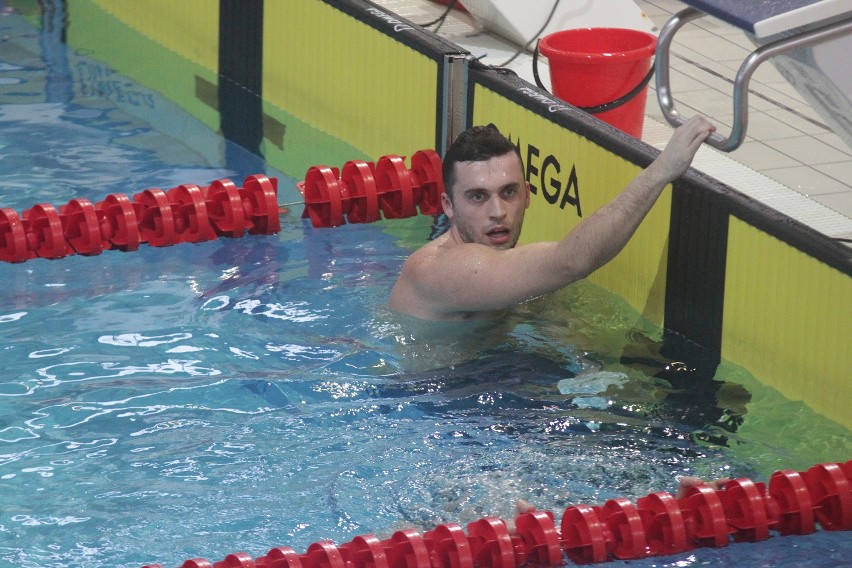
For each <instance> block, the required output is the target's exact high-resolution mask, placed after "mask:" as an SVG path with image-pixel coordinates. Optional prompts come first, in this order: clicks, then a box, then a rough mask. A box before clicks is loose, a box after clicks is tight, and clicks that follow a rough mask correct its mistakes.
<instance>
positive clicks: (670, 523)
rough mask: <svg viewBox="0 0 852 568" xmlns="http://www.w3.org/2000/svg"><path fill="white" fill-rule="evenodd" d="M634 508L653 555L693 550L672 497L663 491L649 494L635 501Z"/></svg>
mask: <svg viewBox="0 0 852 568" xmlns="http://www.w3.org/2000/svg"><path fill="white" fill-rule="evenodd" d="M636 506H637V507H638V508H639V515H640V517H641V518H642V523H643V525H644V527H645V539H646V540H647V543H648V546H649V547H650V548H651V551H652V552H653V553H654V554H658V555H669V554H677V553H679V552H686V551H688V550H692V549H693V548H694V546H693V545H692V543H691V542H690V541H689V536H688V535H687V532H686V524H685V522H684V518H683V513H682V512H681V510H680V506H679V505H678V502H677V499H675V498H674V496H673V495H671V494H670V493H667V492H665V491H659V492H656V493H651V494H650V495H647V496H645V497H640V498H639V499H637V501H636Z"/></svg>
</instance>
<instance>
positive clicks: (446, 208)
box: [441, 191, 529, 220]
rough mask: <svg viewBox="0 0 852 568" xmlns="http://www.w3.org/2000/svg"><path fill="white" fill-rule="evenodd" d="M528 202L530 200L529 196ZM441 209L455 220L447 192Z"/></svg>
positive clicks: (444, 194)
mask: <svg viewBox="0 0 852 568" xmlns="http://www.w3.org/2000/svg"><path fill="white" fill-rule="evenodd" d="M527 200H529V196H527ZM441 207H443V208H444V214H445V215H446V216H447V218H448V219H450V220H452V218H453V200H452V199H450V196H449V194H448V193H447V192H446V191H445V192H444V193H442V194H441Z"/></svg>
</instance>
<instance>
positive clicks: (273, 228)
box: [241, 174, 281, 235]
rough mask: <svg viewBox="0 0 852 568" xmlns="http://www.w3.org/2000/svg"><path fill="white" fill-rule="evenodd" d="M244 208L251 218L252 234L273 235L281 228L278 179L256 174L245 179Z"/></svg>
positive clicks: (243, 190)
mask: <svg viewBox="0 0 852 568" xmlns="http://www.w3.org/2000/svg"><path fill="white" fill-rule="evenodd" d="M241 193H242V198H243V208H244V209H245V213H246V217H247V218H249V219H250V220H251V223H252V226H251V228H250V229H249V234H251V235H272V234H275V233H277V232H278V231H280V230H281V220H280V219H279V217H278V179H277V178H272V179H269V178H268V177H266V176H265V175H263V174H254V175H250V176H248V177H247V178H246V179H245V180H243V188H242V191H241Z"/></svg>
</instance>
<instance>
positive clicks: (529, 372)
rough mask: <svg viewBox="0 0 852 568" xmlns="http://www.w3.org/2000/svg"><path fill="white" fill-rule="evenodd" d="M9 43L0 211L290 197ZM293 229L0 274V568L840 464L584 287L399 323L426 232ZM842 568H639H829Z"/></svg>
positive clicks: (813, 538) (240, 164)
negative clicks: (212, 197)
mask: <svg viewBox="0 0 852 568" xmlns="http://www.w3.org/2000/svg"><path fill="white" fill-rule="evenodd" d="M0 32H2V37H3V43H2V44H0V45H3V48H2V51H0V207H11V208H14V209H16V210H17V211H18V212H21V211H23V210H24V209H27V208H29V207H31V206H32V205H34V204H36V203H40V202H48V203H52V204H54V205H55V206H57V207H58V206H59V205H61V204H63V203H66V202H67V201H68V200H70V199H71V198H74V197H87V198H89V199H91V200H92V201H96V200H99V199H102V198H103V197H104V196H105V195H106V194H109V193H116V192H125V193H127V194H134V193H137V192H139V191H142V190H143V189H145V188H149V187H162V188H164V189H167V188H169V187H173V186H175V185H178V184H181V183H196V184H199V185H205V184H207V183H209V182H210V181H212V180H215V179H219V178H223V177H229V178H231V179H233V180H234V181H236V182H237V183H239V182H240V181H241V180H242V179H243V178H244V177H245V176H246V175H249V174H252V173H258V172H260V171H264V172H266V173H267V174H268V175H270V176H273V175H274V176H277V177H278V178H279V180H280V187H281V190H280V193H281V195H280V199H279V200H280V201H282V202H283V201H293V200H294V199H296V198H297V192H296V190H295V187H294V183H293V182H294V180H292V179H290V178H287V177H286V176H284V175H283V174H282V173H280V172H276V171H275V170H274V169H273V168H270V167H269V166H268V165H266V164H263V162H262V161H261V160H260V159H258V158H257V157H256V156H253V155H251V154H248V153H247V152H244V151H242V150H241V149H240V148H238V147H235V146H233V145H230V144H229V143H227V142H225V141H223V140H222V139H221V138H219V137H218V136H216V134H215V133H213V132H210V131H209V130H208V129H205V128H204V127H203V126H202V125H200V124H198V123H197V121H195V120H194V119H193V118H192V117H189V116H187V115H185V114H183V113H182V112H181V111H180V110H179V109H177V108H176V107H175V106H174V105H172V104H171V103H169V102H168V101H166V100H164V99H162V97H160V96H159V95H157V94H156V93H154V92H150V91H147V90H146V89H145V88H144V87H142V86H139V85H135V84H132V82H131V81H129V80H128V79H126V78H120V77H116V79H117V80H120V81H121V82H122V85H123V86H124V87H125V88H126V89H128V90H132V91H133V92H136V93H138V95H139V100H142V101H145V102H144V104H142V105H141V107H144V108H139V109H138V110H139V112H134V107H133V106H132V105H131V106H128V105H118V104H116V102H115V100H114V99H111V98H109V97H99V96H93V93H91V92H89V91H86V90H84V89H81V88H80V81H81V77H80V76H79V75H78V73H80V72H81V71H80V70H81V69H87V68H89V67H88V66H97V65H102V64H100V63H98V62H96V61H90V60H87V59H86V58H85V57H84V56H82V55H80V54H76V53H70V52H65V53H64V55H62V56H57V54H58V53H59V54H61V53H62V52H63V50H64V49H65V48H64V46H63V45H62V44H61V43H60V44H57V43H56V42H55V40H53V38H51V37H50V36H49V35H48V34H46V33H45V32H41V31H40V30H39V29H38V28H36V27H34V26H33V25H32V24H31V23H30V22H29V21H27V20H26V19H24V18H22V17H20V16H19V15H17V14H15V13H14V12H12V11H9V10H6V11H5V12H3V15H2V16H0ZM57 61H70V62H71V63H72V64H69V65H67V67H64V66H62V65H57ZM151 114H157V115H158V116H159V117H161V118H162V117H163V116H165V117H167V119H168V120H170V121H172V122H180V123H182V124H184V125H185V128H184V130H185V131H186V132H191V133H192V136H188V137H186V138H181V139H177V138H174V137H170V136H168V135H166V134H163V133H162V132H159V131H158V130H157V129H156V128H154V127H153V126H152V125H151V123H150V122H147V121H146V120H145V116H147V115H151ZM299 213H300V211H299V208H298V207H296V208H295V210H294V211H293V212H291V213H289V214H286V215H284V216H282V219H281V221H282V230H281V232H280V234H278V235H274V236H257V237H244V238H241V239H224V238H223V239H219V240H216V241H211V242H207V243H202V244H197V245H189V244H183V245H178V246H173V247H167V248H154V247H149V246H146V245H143V246H142V247H141V248H140V249H139V250H138V251H136V252H129V253H121V252H116V251H107V252H104V253H103V254H101V255H99V256H94V257H82V256H71V257H68V258H65V259H61V260H56V261H47V260H43V259H34V260H30V261H27V262H26V263H21V264H14V265H13V264H6V263H2V264H0V281H2V283H3V289H2V291H0V361H2V363H0V365H2V379H0V563H2V564H3V565H16V566H25V567H45V566H86V567H93V566H140V565H142V564H145V563H149V562H160V563H162V564H164V565H166V566H173V565H179V564H180V563H182V562H183V560H185V559H187V558H193V557H198V556H203V557H206V558H209V559H211V560H218V559H221V558H224V556H225V555H227V554H228V553H231V552H235V551H239V550H245V551H247V552H248V553H250V554H251V555H252V556H255V557H256V556H261V555H263V554H265V553H266V551H267V550H269V548H271V547H272V546H282V545H286V546H292V547H294V548H295V549H296V550H298V551H303V550H304V549H305V548H306V547H307V546H308V545H309V544H310V543H312V542H316V541H319V540H323V539H331V540H334V541H335V542H337V543H343V542H347V541H349V540H351V539H352V538H354V537H355V536H356V535H360V534H367V533H374V534H378V535H380V536H387V535H388V534H390V533H391V532H392V531H394V530H396V529H399V528H415V529H418V530H427V529H430V528H433V527H434V526H436V525H438V524H440V523H445V522H454V523H459V524H465V523H468V522H472V521H475V520H477V519H479V518H482V517H484V516H491V515H494V516H499V517H502V518H506V519H510V518H512V517H513V514H514V509H513V507H514V501H515V500H516V499H527V500H530V501H532V502H534V503H535V504H536V505H538V506H539V507H541V508H545V509H549V510H552V511H554V512H556V513H557V515H561V511H562V510H563V509H564V508H565V507H567V506H569V505H573V504H576V503H587V504H602V503H603V502H604V501H605V500H606V499H609V498H613V497H628V498H638V497H641V496H644V495H646V494H648V493H650V492H652V491H658V490H673V489H674V488H675V485H676V483H675V481H674V480H675V476H677V475H682V474H690V475H699V476H704V477H707V478H712V477H718V476H749V477H752V478H754V479H756V480H757V479H760V480H766V477H767V475H768V474H769V473H771V472H772V471H774V470H777V469H783V468H788V467H789V468H794V469H804V468H807V467H808V466H809V465H812V464H813V463H817V462H820V461H840V460H846V459H848V458H849V457H850V456H852V452H851V451H850V450H852V442H850V440H849V436H848V431H846V430H844V429H842V428H840V427H839V426H837V425H835V424H833V423H830V422H828V421H825V420H824V419H822V418H820V417H819V416H817V415H815V414H814V413H812V412H811V411H810V410H808V409H807V408H806V407H805V406H804V405H802V404H801V403H796V402H791V401H787V400H785V399H783V398H782V397H780V395H778V394H777V393H776V392H775V391H773V390H772V389H768V388H766V387H763V386H762V385H760V384H759V383H757V382H756V381H755V380H754V379H753V378H752V377H750V375H748V373H747V372H746V371H744V370H742V369H739V368H737V367H735V366H732V365H727V364H726V365H724V366H723V367H722V369H720V372H719V373H718V374H717V379H718V378H719V377H722V378H723V380H721V379H720V380H709V379H705V380H703V381H701V384H700V385H699V386H698V387H696V388H694V389H688V388H682V386H681V385H679V384H678V377H676V376H674V375H672V374H671V373H669V374H666V372H665V369H664V367H665V366H666V364H667V361H666V360H665V359H664V358H662V357H661V356H660V355H659V331H658V330H655V329H653V328H652V327H650V326H648V325H647V324H645V323H643V322H642V321H641V320H640V319H639V318H638V316H637V315H636V314H635V313H634V312H632V310H630V309H629V308H627V307H626V306H625V305H624V304H623V303H621V302H620V301H619V300H618V299H617V298H614V297H612V296H611V295H609V294H607V293H606V292H604V291H602V290H600V289H598V288H596V287H595V286H593V285H591V284H589V283H585V282H581V283H578V284H577V285H574V286H571V287H569V288H568V289H566V290H565V291H563V292H561V293H559V294H556V295H554V296H551V297H547V298H542V299H539V300H536V301H533V302H529V303H528V304H525V305H524V306H521V307H519V308H518V309H517V310H515V311H514V312H513V313H512V314H510V315H509V316H508V317H507V318H505V319H504V320H501V321H498V322H489V323H474V324H453V325H440V326H439V325H431V324H422V323H419V322H413V321H410V320H407V319H406V318H402V317H399V316H396V315H394V314H392V313H390V312H389V311H388V310H387V309H386V308H385V306H384V304H385V301H386V298H387V294H388V292H389V290H390V287H391V285H392V283H393V281H394V278H395V275H396V274H397V272H398V270H399V268H400V266H401V264H402V262H403V260H404V259H405V257H406V256H407V254H409V253H410V250H411V247H410V246H409V243H412V242H422V241H425V239H426V237H427V235H428V234H429V229H430V223H429V220H428V219H413V220H399V221H385V222H381V223H378V224H374V225H348V226H344V227H339V228H335V229H314V228H312V227H310V225H309V224H307V223H306V222H305V221H303V220H302V219H300V217H299ZM778 410H781V411H782V413H779V412H778ZM781 414H783V418H780V417H779V416H780V415H781ZM779 433H780V434H781V435H780V436H779V435H778V434H779ZM849 541H850V539H849V538H848V533H846V534H844V533H839V534H831V533H825V532H820V533H817V534H814V535H810V536H807V537H786V538H781V537H775V538H772V539H770V541H768V542H764V543H756V544H737V545H732V546H730V547H727V548H724V549H719V550H710V549H700V550H697V551H694V552H692V553H688V554H682V555H679V556H672V557H665V558H656V559H651V560H647V561H641V562H640V561H636V562H630V563H629V564H630V565H632V566H693V565H696V566H697V565H731V566H733V565H743V566H746V565H747V566H801V565H803V564H807V565H811V566H836V565H840V564H841V563H842V562H844V561H846V559H848V558H850V557H852V544H850V542H849ZM611 564H613V565H621V564H626V563H618V562H614V563H611Z"/></svg>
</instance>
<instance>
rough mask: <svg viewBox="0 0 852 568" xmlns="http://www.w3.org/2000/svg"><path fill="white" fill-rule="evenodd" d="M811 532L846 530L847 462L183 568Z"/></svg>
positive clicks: (531, 553)
mask: <svg viewBox="0 0 852 568" xmlns="http://www.w3.org/2000/svg"><path fill="white" fill-rule="evenodd" d="M816 523H819V525H820V526H821V527H822V528H823V529H824V530H831V531H841V530H842V531H848V530H852V460H850V461H848V462H846V463H824V464H819V465H815V466H813V467H811V468H810V469H808V470H807V471H805V472H795V471H791V470H783V471H778V472H775V473H774V474H773V475H772V477H771V479H770V481H769V487H768V489H767V487H766V484H764V483H755V482H753V481H751V480H750V479H748V478H745V477H743V478H739V479H734V480H732V481H730V482H729V483H728V484H727V485H726V486H725V488H724V489H722V490H719V491H717V490H714V489H713V488H711V487H710V486H709V485H697V486H694V487H690V488H689V489H688V490H687V491H686V492H685V494H684V496H683V497H682V498H680V499H676V498H675V497H674V496H672V495H671V494H669V493H666V492H657V493H651V494H650V495H647V496H645V497H642V498H640V499H637V501H636V503H635V504H634V503H632V502H631V501H630V500H628V499H623V498H619V499H610V500H609V501H607V502H606V503H605V504H604V505H603V506H602V507H599V506H590V505H584V504H580V505H574V506H572V507H568V508H567V509H565V511H564V513H563V516H562V519H561V523H560V525H559V529H557V527H556V524H555V521H554V515H553V513H551V512H549V511H532V512H529V513H524V514H522V515H519V516H518V517H517V518H516V519H515V528H516V531H515V533H514V534H513V533H510V532H509V529H508V528H507V527H508V526H507V523H506V522H505V521H504V520H502V519H497V518H485V519H480V520H478V521H476V522H473V523H470V524H469V525H468V526H467V533H465V531H464V530H463V529H462V528H461V527H460V526H458V525H455V524H445V525H440V526H438V527H436V528H435V529H433V530H431V531H426V532H425V533H424V534H423V535H421V534H420V533H418V532H417V531H414V530H411V529H404V530H400V531H397V532H395V533H394V534H393V535H392V536H391V537H390V538H389V539H387V540H379V539H378V538H377V537H375V536H373V535H362V536H356V537H355V538H354V539H353V540H352V541H351V542H348V543H345V544H342V545H340V546H339V547H338V546H335V545H334V543H332V542H330V541H321V542H316V543H314V544H311V545H310V546H309V547H308V549H307V551H306V552H305V554H298V553H297V552H296V551H295V550H293V549H292V548H289V547H278V548H273V549H271V550H270V551H269V552H268V553H267V554H266V555H265V556H261V557H259V558H251V557H250V556H249V555H248V554H246V553H245V552H237V553H234V554H229V555H228V556H227V557H225V559H224V560H222V561H220V562H213V563H211V562H210V561H208V560H205V559H203V558H193V559H190V560H187V561H186V562H184V563H183V565H182V568H518V567H520V566H524V565H531V566H559V565H562V564H563V563H564V561H563V556H567V557H568V558H569V559H570V560H571V561H572V562H574V563H577V564H589V563H595V562H606V561H609V560H613V559H616V558H618V559H622V560H631V559H639V558H644V557H648V556H665V555H671V554H676V553H680V552H686V551H689V550H693V549H694V548H696V547H715V548H719V547H722V546H727V545H728V544H729V543H730V541H731V539H733V540H734V542H743V541H746V542H759V541H762V540H766V539H768V538H770V537H771V536H772V535H771V531H774V532H778V533H779V534H781V535H785V536H786V535H793V534H808V533H812V532H814V530H816ZM143 568H162V566H161V565H160V564H149V565H147V566H144V567H143Z"/></svg>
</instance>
